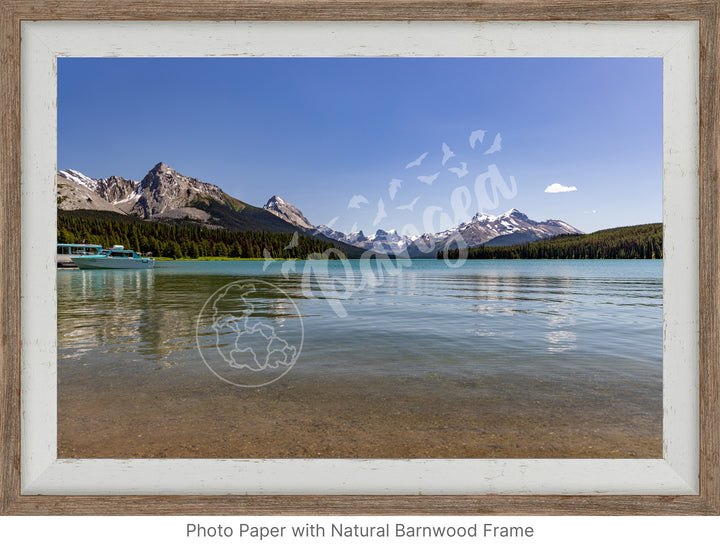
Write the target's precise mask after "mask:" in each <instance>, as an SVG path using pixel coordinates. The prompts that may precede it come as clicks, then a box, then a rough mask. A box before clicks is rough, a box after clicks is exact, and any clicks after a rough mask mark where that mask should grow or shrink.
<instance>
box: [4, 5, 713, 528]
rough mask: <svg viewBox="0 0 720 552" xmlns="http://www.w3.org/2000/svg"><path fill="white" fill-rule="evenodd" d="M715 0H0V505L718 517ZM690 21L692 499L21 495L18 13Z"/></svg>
mask: <svg viewBox="0 0 720 552" xmlns="http://www.w3.org/2000/svg"><path fill="white" fill-rule="evenodd" d="M719 18H720V0H698V1H696V0H667V1H666V0H660V1H647V0H645V1H637V0H634V1H614V0H613V1H602V2H601V1H596V0H581V1H576V0H559V1H557V0H556V1H552V0H537V1H519V2H508V1H507V0H503V1H498V0H485V1H480V2H473V1H466V2H457V1H450V2H444V1H435V0H433V1H422V0H412V1H402V0H393V1H368V0H360V1H337V2H335V1H333V2H329V1H293V2H291V1H262V2H259V1H254V2H253V1H232V0H221V1H217V0H194V1H186V2H182V1H175V2H172V1H155V2H153V1H149V2H140V1H137V0H135V1H132V0H131V1H125V2H115V1H114V0H93V1H80V0H68V1H41V0H40V1H31V0H3V2H2V3H1V4H0V62H1V63H2V73H1V74H0V244H2V245H1V246H0V247H1V249H0V317H1V319H0V324H1V332H0V487H1V491H2V495H1V496H0V513H3V514H15V515H41V514H68V515H90V514H93V515H109V514H124V515H128V514H133V515H135V514H142V515H169V514H186V515H190V514H204V515H210V514H218V515H219V514H222V515H233V514H234V515H239V514H286V515H307V514H319V515H323V514H338V515H339V514H348V515H349V514H367V515H381V514H383V515H392V514H404V515H409V514H432V515H450V514H455V515H459V514H483V515H486V514H523V515H626V514H634V515H681V514H693V515H708V514H714V515H717V514H720V402H719V399H718V396H719V394H720V366H719V365H720V251H719V247H720V246H719V244H720V221H719V219H718V217H719V215H720V212H719V209H720V183H719V181H720V172H719V167H718V165H719V159H720V84H719V79H720V56H719V54H718V50H719V48H720V45H719V43H718V34H719V32H720V28H719V26H718V20H719ZM22 20H217V21H220V20H403V21H404V20H448V21H449V20H472V21H486V20H517V21H547V20H565V21H578V20H588V21H592V20H611V21H618V20H697V21H700V31H701V45H700V46H701V47H700V78H701V87H700V114H701V121H700V144H701V150H700V151H701V159H700V162H701V165H700V166H701V171H700V198H701V199H700V251H699V253H700V304H701V308H700V313H699V314H700V384H701V386H700V389H701V391H700V393H701V396H700V413H701V421H700V437H701V449H700V479H701V480H700V495H699V496H679V497H677V496H527V497H520V496H292V497H280V496H255V497H248V496H216V497H213V496H95V497H90V496H81V497H67V496H22V495H20V492H19V488H20V487H19V482H20V472H19V470H20V464H19V459H20V356H19V355H20V254H21V251H20V21H22Z"/></svg>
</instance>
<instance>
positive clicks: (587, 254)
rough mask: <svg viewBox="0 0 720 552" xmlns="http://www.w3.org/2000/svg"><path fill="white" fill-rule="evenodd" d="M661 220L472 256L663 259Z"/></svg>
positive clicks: (454, 253) (453, 255) (471, 254)
mask: <svg viewBox="0 0 720 552" xmlns="http://www.w3.org/2000/svg"><path fill="white" fill-rule="evenodd" d="M662 248H663V229H662V224H661V223H656V224H643V225H639V226H624V227H621V228H610V229H607V230H600V231H598V232H593V233H592V234H564V235H560V236H555V237H553V238H549V239H545V240H540V241H536V242H531V243H525V244H522V245H510V246H504V247H484V246H480V247H473V248H470V249H467V258H469V259H662V257H663V251H662ZM460 251H461V250H459V249H452V250H449V251H447V253H445V252H444V251H440V252H439V253H438V258H439V259H441V258H443V257H444V255H446V254H447V257H448V258H450V259H457V258H459V256H460Z"/></svg>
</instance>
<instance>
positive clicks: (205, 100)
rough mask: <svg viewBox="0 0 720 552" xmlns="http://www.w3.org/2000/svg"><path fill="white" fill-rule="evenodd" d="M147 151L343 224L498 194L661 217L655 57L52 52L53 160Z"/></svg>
mask: <svg viewBox="0 0 720 552" xmlns="http://www.w3.org/2000/svg"><path fill="white" fill-rule="evenodd" d="M479 130H483V131H485V133H484V137H483V140H482V142H479V141H478V140H476V141H475V143H474V145H475V147H474V148H472V147H471V144H470V139H469V138H470V136H471V134H472V133H473V132H475V131H479ZM498 135H499V142H500V149H499V150H497V148H491V146H492V145H493V142H494V141H495V139H496V137H498ZM476 136H478V135H477V134H476ZM443 144H446V145H447V147H448V148H449V150H450V151H451V152H452V153H454V156H453V157H449V158H448V159H447V160H446V163H445V164H444V165H443V163H442V161H443ZM493 149H495V150H497V151H493ZM426 152H427V156H425V157H424V158H423V160H422V162H421V163H420V164H419V165H416V166H411V167H410V168H406V166H407V165H408V164H410V163H411V162H412V161H414V160H416V159H418V158H419V157H420V156H421V155H422V154H424V153H426ZM486 152H489V153H486ZM160 161H163V162H165V163H166V164H168V165H170V166H171V167H173V168H174V169H176V170H178V171H179V172H181V173H182V174H185V175H187V176H193V177H196V178H198V179H200V180H203V181H205V182H210V183H213V184H217V185H218V186H220V187H221V188H223V190H225V191H226V192H227V193H229V194H230V195H232V196H234V197H237V198H238V199H241V200H243V201H245V202H247V203H250V204H252V205H257V206H262V205H263V204H264V203H265V202H266V201H267V199H268V198H269V197H270V196H272V195H275V194H277V195H279V196H281V197H282V198H284V199H286V200H288V201H290V202H291V203H293V204H294V205H296V206H297V207H298V208H299V209H301V210H302V211H303V213H304V214H305V215H306V217H307V218H308V219H309V220H310V222H312V223H313V224H316V225H319V224H326V223H328V222H331V221H333V224H332V226H333V227H334V228H336V229H338V230H342V231H344V232H348V231H351V230H353V229H362V230H364V231H365V232H366V233H371V232H372V231H374V230H375V229H377V228H384V229H390V228H395V229H397V230H399V231H404V232H403V233H409V234H413V233H420V232H424V231H438V230H442V229H445V228H446V227H448V226H449V225H450V224H453V225H454V224H456V223H458V222H463V221H464V220H467V219H468V218H470V217H471V216H472V215H473V214H474V213H475V212H477V211H483V212H486V213H490V214H500V213H502V212H505V211H507V210H509V209H511V208H517V209H519V210H520V211H522V212H524V213H526V214H527V215H528V216H529V217H530V218H533V219H535V220H545V219H548V218H557V219H561V220H564V221H566V222H568V223H570V224H572V225H573V226H575V227H577V228H579V229H580V230H583V231H585V232H590V231H594V230H597V229H601V228H609V227H614V226H622V225H630V224H641V223H647V222H659V221H661V219H662V60H661V59H656V58H653V59H648V58H628V59H611V58H596V59H570V58H567V59H566V58H545V59H529V58H514V59H510V58H322V59H312V58H278V59H276V58H223V59H220V58H210V59H208V58H205V59H163V58H154V59H149V58H148V59H132V58H104V59H83V58H64V59H59V60H58V168H60V169H75V170H78V171H80V172H82V173H84V174H86V175H87V176H90V177H93V178H105V177H108V176H111V175H117V176H123V177H126V178H132V179H135V180H141V179H142V178H143V176H145V174H146V173H147V172H148V171H149V170H150V169H151V168H152V167H153V166H154V165H155V164H156V163H158V162H160ZM462 163H465V164H466V165H464V166H463V165H462ZM463 167H464V168H465V170H467V174H464V175H463V176H462V177H461V178H460V177H459V176H460V175H462V174H463V173H464V171H460V172H457V171H456V172H452V171H451V170H450V169H452V168H458V169H462V168H463ZM436 174H437V177H435V180H432V183H431V184H429V183H428V182H429V181H430V180H431V179H428V178H425V177H428V176H430V177H432V176H434V175H436ZM489 174H493V175H494V177H493V178H490V177H487V175H489ZM483 175H485V176H483ZM418 177H422V178H423V180H424V181H421V180H418ZM511 177H512V180H511ZM394 179H397V180H400V181H401V182H400V186H399V188H396V187H395V186H393V189H392V190H391V189H390V188H391V187H390V183H391V181H393V180H394ZM500 179H502V181H504V184H505V186H503V185H502V184H503V182H502V181H501V180H500ZM513 181H514V182H515V184H516V186H513V184H512V182H513ZM553 184H558V185H559V188H560V189H568V188H569V189H572V188H575V190H574V191H566V192H560V193H548V192H546V191H545V190H546V189H548V187H550V186H552V185H553ZM554 188H558V186H555V187H554ZM493 189H494V190H495V191H496V192H498V193H496V194H493ZM483 190H484V191H483ZM392 192H394V193H392ZM503 192H504V193H503ZM356 196H362V197H356ZM353 197H355V200H352V198H353ZM365 200H366V201H367V202H366V201H365ZM381 202H382V204H381ZM413 202H414V203H413ZM351 205H356V206H355V207H353V206H351ZM410 205H412V210H411V209H410V207H409V206H410ZM403 206H405V208H404V209H398V207H403ZM383 215H385V216H383Z"/></svg>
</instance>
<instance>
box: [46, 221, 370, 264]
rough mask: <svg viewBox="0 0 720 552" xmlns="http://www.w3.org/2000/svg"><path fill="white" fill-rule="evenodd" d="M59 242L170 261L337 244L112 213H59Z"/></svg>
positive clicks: (290, 254)
mask: <svg viewBox="0 0 720 552" xmlns="http://www.w3.org/2000/svg"><path fill="white" fill-rule="evenodd" d="M57 226H58V231H57V240H58V243H82V242H83V240H84V241H85V243H94V244H98V245H102V246H104V247H112V246H113V245H115V244H121V245H124V246H125V247H126V248H128V249H134V250H135V251H138V252H141V253H152V254H153V255H155V256H159V257H169V258H173V259H180V258H187V259H197V258H199V257H231V258H262V257H264V256H265V255H264V252H265V251H266V250H267V251H268V252H269V254H270V256H271V257H273V258H306V257H307V256H308V255H310V254H311V253H323V252H325V251H327V250H328V249H331V248H335V247H337V245H338V244H336V243H328V241H327V240H321V239H317V238H313V237H309V236H304V235H301V234H298V235H297V236H294V235H293V234H281V233H270V232H233V231H230V230H224V229H209V228H204V227H201V226H198V225H195V224H182V223H178V224H164V223H159V222H148V221H143V220H134V219H133V218H131V217H127V216H123V215H117V214H114V213H110V212H107V213H99V212H92V213H83V212H81V211H71V212H65V211H59V212H58V225H57ZM338 249H341V250H342V251H343V252H344V253H345V255H346V256H347V257H349V258H353V257H357V256H359V255H358V252H362V250H358V249H357V248H354V247H352V246H346V247H338Z"/></svg>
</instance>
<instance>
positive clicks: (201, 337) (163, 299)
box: [57, 260, 662, 394]
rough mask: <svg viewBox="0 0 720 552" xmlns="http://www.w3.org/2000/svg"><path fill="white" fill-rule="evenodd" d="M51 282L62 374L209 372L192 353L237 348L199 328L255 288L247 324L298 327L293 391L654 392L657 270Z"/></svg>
mask: <svg viewBox="0 0 720 552" xmlns="http://www.w3.org/2000/svg"><path fill="white" fill-rule="evenodd" d="M57 276H58V279H57V286H58V365H59V369H61V370H62V369H67V370H72V369H73V368H77V367H81V366H85V367H89V366H92V367H96V368H97V369H98V370H103V371H112V372H115V373H117V372H138V371H140V372H142V371H147V370H158V369H163V370H176V371H183V372H192V371H197V370H202V371H205V370H207V368H206V366H205V364H204V363H203V361H202V358H201V356H200V353H199V351H198V345H197V344H198V342H199V343H200V347H203V348H206V347H207V348H208V349H211V348H215V347H216V346H218V347H219V348H220V350H221V351H222V350H223V348H225V351H226V352H228V353H229V351H230V350H232V348H233V346H234V345H233V344H234V339H235V337H234V334H233V332H232V331H230V330H228V331H227V332H225V333H223V330H220V331H219V334H218V333H216V331H215V330H213V329H212V328H209V327H206V326H207V324H205V322H207V319H203V320H202V321H201V324H200V327H196V326H197V324H198V315H199V314H200V313H201V311H202V310H203V307H204V306H205V303H206V301H207V300H208V298H210V297H211V296H212V295H213V293H215V292H216V291H217V290H218V289H219V288H222V286H225V285H227V284H230V283H232V282H235V281H239V282H244V281H246V280H248V279H253V280H256V281H257V280H260V281H262V282H269V283H271V284H274V286H275V287H268V288H267V290H265V293H256V294H254V295H253V296H252V297H250V298H248V297H246V298H245V299H240V298H238V297H237V293H236V294H235V298H234V299H235V301H236V304H237V306H238V308H241V307H242V304H244V305H247V304H248V303H247V302H250V303H251V304H252V307H251V308H252V316H253V320H255V321H258V322H263V321H264V322H263V323H266V325H267V326H271V327H273V328H274V329H275V330H276V331H277V335H278V336H282V338H283V340H284V341H283V342H287V343H290V344H293V345H297V344H298V342H299V337H300V336H299V332H300V331H301V330H300V326H299V324H297V323H296V322H297V321H296V320H294V319H296V318H298V313H299V316H300V317H301V318H302V323H303V326H302V328H303V329H304V341H303V344H302V351H301V353H300V354H299V355H298V357H297V362H296V363H295V366H294V367H293V374H295V375H296V377H300V376H301V375H303V374H305V375H312V376H324V377H328V378H332V377H338V378H340V377H345V378H354V377H357V378H363V377H371V376H382V375H394V376H412V377H422V376H424V375H438V374H440V375H442V376H444V377H448V378H453V377H459V378H472V377H475V376H478V375H487V374H504V375H506V376H507V377H508V378H511V377H512V376H513V374H525V375H527V374H533V375H537V376H538V377H542V376H543V375H549V376H552V377H554V378H567V379H568V380H569V381H572V380H582V379H583V378H585V379H588V378H589V379H592V380H594V381H597V380H603V379H605V380H607V381H608V382H609V383H611V382H613V381H615V382H618V381H622V382H623V384H625V383H627V382H628V381H636V382H640V383H643V385H642V386H641V387H642V389H643V390H644V391H643V392H651V393H655V394H657V393H659V392H660V382H661V369H662V261H647V260H642V261H620V260H612V261H598V260H590V261H576V260H573V261H558V260H553V261H542V260H513V261H499V260H476V261H467V262H466V263H465V264H464V265H462V266H460V267H458V268H449V267H447V266H446V265H445V263H444V262H443V261H435V260H414V261H412V263H411V265H410V266H404V267H401V268H400V269H397V267H393V266H392V265H389V266H388V265H386V266H384V267H383V266H380V265H378V264H376V263H372V264H366V265H362V264H361V263H360V262H359V261H349V262H344V263H343V262H339V261H331V262H323V261H304V262H300V261H298V262H285V263H282V262H279V261H278V262H273V263H269V264H266V263H264V262H263V261H197V262H192V261H190V262H189V261H184V262H159V263H157V265H156V268H155V270H149V271H131V270H72V271H68V270H61V271H58V275H57ZM276 288H280V289H281V290H282V291H283V292H285V293H286V294H287V296H289V297H291V298H292V300H293V302H294V303H295V305H296V307H297V310H295V309H294V308H292V305H290V302H289V301H288V300H287V297H285V296H284V295H283V294H282V293H281V292H277V293H273V291H272V290H273V289H276ZM216 297H217V296H216ZM228 299H231V298H230V297H228ZM237 301H240V303H242V304H240V303H237ZM206 308H207V307H206ZM205 312H206V313H207V312H208V311H205ZM196 329H197V330H198V336H197V338H196ZM218 336H219V337H218ZM218 358H220V357H218Z"/></svg>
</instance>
